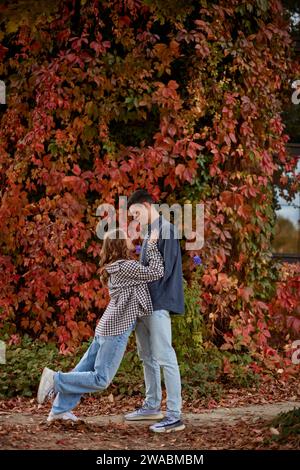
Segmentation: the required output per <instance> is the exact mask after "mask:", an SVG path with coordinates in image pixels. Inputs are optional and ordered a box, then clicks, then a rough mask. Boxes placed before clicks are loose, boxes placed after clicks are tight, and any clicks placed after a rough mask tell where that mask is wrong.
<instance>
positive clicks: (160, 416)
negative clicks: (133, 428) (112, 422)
mask: <svg viewBox="0 0 300 470" xmlns="http://www.w3.org/2000/svg"><path fill="white" fill-rule="evenodd" d="M163 417H164V415H163V414H161V413H160V414H156V415H145V416H136V417H133V418H127V417H126V416H125V419H126V421H153V420H154V421H156V420H157V419H163Z"/></svg>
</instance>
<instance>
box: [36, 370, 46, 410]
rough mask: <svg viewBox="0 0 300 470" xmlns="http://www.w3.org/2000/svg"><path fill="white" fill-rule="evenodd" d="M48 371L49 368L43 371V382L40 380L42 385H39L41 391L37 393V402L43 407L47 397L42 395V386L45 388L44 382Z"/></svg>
mask: <svg viewBox="0 0 300 470" xmlns="http://www.w3.org/2000/svg"><path fill="white" fill-rule="evenodd" d="M47 371H48V368H47V367H45V368H44V370H43V373H42V376H41V380H40V385H39V389H38V393H37V402H38V403H39V405H42V404H43V403H44V401H45V398H46V396H45V397H43V395H42V388H43V387H42V386H43V383H44V380H45V375H46V373H47Z"/></svg>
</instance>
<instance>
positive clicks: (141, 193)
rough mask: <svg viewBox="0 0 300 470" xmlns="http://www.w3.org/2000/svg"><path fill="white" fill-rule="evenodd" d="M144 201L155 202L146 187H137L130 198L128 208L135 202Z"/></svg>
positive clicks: (141, 202)
mask: <svg viewBox="0 0 300 470" xmlns="http://www.w3.org/2000/svg"><path fill="white" fill-rule="evenodd" d="M143 202H149V204H154V202H155V201H154V199H153V197H152V196H151V195H150V194H149V193H148V191H146V189H137V190H136V191H134V193H132V194H131V196H130V197H129V199H128V202H127V209H129V207H130V206H132V205H133V204H143Z"/></svg>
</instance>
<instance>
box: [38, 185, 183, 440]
mask: <svg viewBox="0 0 300 470" xmlns="http://www.w3.org/2000/svg"><path fill="white" fill-rule="evenodd" d="M153 204H154V200H153V199H152V197H151V195H150V194H149V193H148V192H147V191H146V190H143V189H140V190H137V191H135V192H134V193H133V194H132V195H131V196H130V198H129V199H128V210H129V212H130V214H131V215H132V216H133V218H134V219H135V220H136V221H137V222H141V207H142V208H143V211H144V213H145V211H146V213H147V217H148V222H147V227H146V228H147V232H148V233H147V234H146V236H145V238H144V240H143V244H142V247H141V252H140V261H136V260H134V259H132V258H131V256H130V253H131V251H132V250H133V249H134V247H133V244H132V241H131V240H130V238H128V236H127V234H126V237H124V233H123V238H120V232H122V230H121V229H116V230H112V231H110V232H107V233H106V234H105V236H104V240H103V246H102V249H101V259H100V267H101V278H102V280H103V281H104V282H106V281H107V282H108V288H109V295H110V302H109V304H108V306H107V308H106V310H105V312H104V314H103V315H102V317H101V319H100V321H99V322H98V324H97V326H96V330H95V336H94V339H93V342H92V343H91V345H90V347H89V348H88V350H87V351H86V353H85V354H84V356H83V357H82V359H81V360H80V362H79V363H78V364H77V366H76V367H75V368H74V369H73V370H72V371H71V372H67V373H64V372H54V371H53V370H51V369H48V368H45V369H44V371H43V374H42V377H41V381H40V385H39V390H38V402H39V403H44V402H45V401H46V400H47V399H49V398H52V399H54V401H53V404H52V409H51V411H50V413H49V416H48V418H47V421H48V422H52V421H54V420H56V419H63V420H72V421H77V420H78V418H77V417H76V416H75V415H74V414H73V413H72V410H73V408H74V407H75V406H76V405H77V404H78V402H79V401H80V398H81V396H82V395H83V394H84V393H90V392H98V391H102V390H104V389H106V388H107V387H108V386H109V384H110V383H111V382H112V380H113V378H114V376H115V375H116V373H117V371H118V368H119V366H120V364H121V361H122V358H123V356H124V353H125V350H126V346H127V342H128V339H129V336H130V334H131V333H132V331H133V330H135V335H136V343H137V349H138V354H139V357H140V359H141V360H142V363H143V368H144V380H145V387H146V397H145V400H144V403H143V405H142V406H141V407H140V408H139V409H137V410H135V411H133V412H131V413H128V414H126V415H125V419H126V420H128V421H137V420H153V421H156V423H155V424H152V425H151V426H150V430H151V431H154V432H171V431H181V430H183V429H184V428H185V425H184V424H183V422H182V420H181V380H180V373H179V367H178V363H177V358H176V353H175V351H174V349H173V347H172V331H171V318H170V314H183V313H184V294H183V276H182V263H181V251H180V244H179V240H178V238H177V237H176V236H175V230H176V229H175V227H174V225H172V224H170V222H168V221H167V220H166V219H165V218H164V217H163V216H162V215H159V213H158V212H157V210H156V209H155V207H154V205H153ZM141 205H142V206H141ZM160 368H162V370H163V374H164V382H165V385H166V392H167V410H166V414H165V416H164V415H163V414H162V413H161V399H162V393H161V374H160Z"/></svg>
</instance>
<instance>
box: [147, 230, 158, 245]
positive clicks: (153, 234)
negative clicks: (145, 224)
mask: <svg viewBox="0 0 300 470" xmlns="http://www.w3.org/2000/svg"><path fill="white" fill-rule="evenodd" d="M158 238H159V233H158V230H157V229H156V228H155V229H153V230H152V231H151V235H150V238H149V242H157V240H158Z"/></svg>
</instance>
